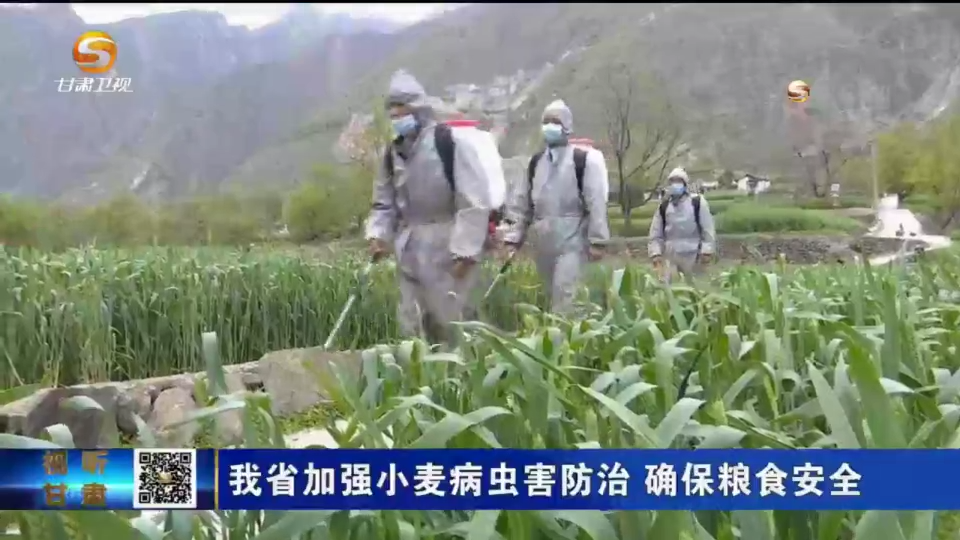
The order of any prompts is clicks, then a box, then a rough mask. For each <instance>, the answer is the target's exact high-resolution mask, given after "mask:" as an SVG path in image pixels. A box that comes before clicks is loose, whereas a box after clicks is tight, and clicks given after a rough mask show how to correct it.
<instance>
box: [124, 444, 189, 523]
mask: <svg viewBox="0 0 960 540" xmlns="http://www.w3.org/2000/svg"><path fill="white" fill-rule="evenodd" d="M196 463H197V451H196V450H167V449H156V448H150V449H134V451H133V507H134V508H135V509H137V510H172V509H196V507H197V469H196Z"/></svg>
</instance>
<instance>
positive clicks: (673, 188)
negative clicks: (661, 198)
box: [667, 184, 687, 197]
mask: <svg viewBox="0 0 960 540" xmlns="http://www.w3.org/2000/svg"><path fill="white" fill-rule="evenodd" d="M667 190H668V193H670V195H671V196H673V197H679V196H681V195H683V194H684V193H686V192H687V186H685V185H683V184H670V185H669V186H668V187H667Z"/></svg>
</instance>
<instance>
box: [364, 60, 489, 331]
mask: <svg viewBox="0 0 960 540" xmlns="http://www.w3.org/2000/svg"><path fill="white" fill-rule="evenodd" d="M426 98H427V95H426V92H425V91H424V89H423V87H422V86H421V85H420V83H419V82H417V80H416V79H415V78H414V77H413V76H412V75H410V74H408V73H406V72H404V71H398V72H397V73H395V74H394V75H393V78H392V79H391V81H390V86H389V90H388V95H387V100H386V101H387V103H386V106H387V109H388V111H389V115H390V119H391V122H392V124H393V129H394V132H395V135H396V138H395V139H394V141H393V143H392V144H391V145H390V148H389V149H388V150H387V152H386V153H385V158H384V163H383V165H382V167H381V170H380V172H379V174H378V175H377V177H376V179H375V180H374V186H373V208H372V210H371V213H370V218H369V219H368V221H367V231H366V236H367V239H368V241H369V242H370V253H371V256H372V257H373V259H374V260H375V261H376V260H379V259H381V258H383V257H384V256H386V255H387V254H388V253H389V252H390V251H393V252H394V253H395V255H396V258H397V276H398V280H399V286H400V313H399V317H400V321H399V322H400V329H401V332H402V333H403V334H404V335H405V336H408V337H412V336H417V335H421V332H422V334H423V335H424V337H426V339H427V340H428V341H430V342H431V343H443V344H446V345H451V346H452V345H455V335H454V333H452V332H451V330H452V328H451V324H450V323H452V322H455V321H458V320H460V319H461V317H462V316H463V312H464V309H465V307H466V305H467V302H468V301H469V300H470V297H471V296H472V293H473V290H474V288H475V287H476V286H477V284H478V276H479V271H480V262H481V259H482V257H483V255H484V251H485V250H484V247H485V244H486V243H487V233H488V221H489V218H490V215H491V211H493V210H494V209H495V208H494V206H495V205H496V204H498V203H496V202H495V201H493V202H492V199H491V190H490V188H489V182H488V178H487V173H486V172H485V169H484V167H483V165H482V163H481V161H480V155H479V152H478V149H477V147H476V144H475V142H474V141H473V140H471V139H470V138H467V137H461V136H459V135H458V133H457V132H456V130H452V129H450V128H449V126H446V125H444V124H438V123H437V122H436V120H435V118H434V111H433V109H432V108H431V107H430V106H428V105H427V104H426ZM391 248H392V249H391Z"/></svg>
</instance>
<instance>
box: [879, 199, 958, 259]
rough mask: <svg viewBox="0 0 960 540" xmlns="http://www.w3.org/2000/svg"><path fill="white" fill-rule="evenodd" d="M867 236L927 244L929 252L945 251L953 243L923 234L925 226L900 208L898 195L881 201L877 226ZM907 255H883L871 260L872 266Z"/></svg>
mask: <svg viewBox="0 0 960 540" xmlns="http://www.w3.org/2000/svg"><path fill="white" fill-rule="evenodd" d="M867 236H873V237H876V238H906V239H915V240H919V241H921V242H926V243H927V245H928V246H929V247H928V248H927V249H928V250H931V251H932V250H934V249H943V248H945V247H949V246H950V244H951V243H952V242H951V240H950V238H949V237H946V236H938V235H929V234H923V226H922V225H920V220H918V219H917V216H916V215H915V214H914V213H913V212H911V211H910V210H907V209H906V208H900V204H899V201H898V199H897V196H896V195H890V196H887V197H884V198H883V199H881V200H880V204H879V205H878V208H877V224H876V225H875V226H874V227H873V228H872V229H871V230H870V232H869V233H867ZM905 255H907V253H906V252H905V251H903V250H901V251H900V252H899V253H891V254H888V255H881V256H879V257H874V258H873V259H870V264H874V265H879V264H886V263H888V262H891V261H894V260H896V259H899V258H901V257H903V256H905Z"/></svg>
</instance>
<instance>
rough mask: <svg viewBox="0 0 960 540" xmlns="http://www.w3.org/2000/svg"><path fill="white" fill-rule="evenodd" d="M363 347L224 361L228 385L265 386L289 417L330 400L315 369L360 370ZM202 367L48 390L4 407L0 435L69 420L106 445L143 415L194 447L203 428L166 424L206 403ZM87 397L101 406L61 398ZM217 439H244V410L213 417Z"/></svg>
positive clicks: (88, 440)
mask: <svg viewBox="0 0 960 540" xmlns="http://www.w3.org/2000/svg"><path fill="white" fill-rule="evenodd" d="M358 356H359V353H352V352H338V353H328V352H324V351H323V350H322V349H321V348H320V347H314V348H308V349H290V350H285V351H275V352H271V353H268V354H266V355H264V356H263V358H261V359H260V360H258V361H256V362H250V363H247V364H238V365H232V366H226V367H225V368H224V370H225V372H226V383H227V390H228V391H229V392H230V393H233V392H240V391H244V390H246V391H265V392H266V393H268V394H270V398H271V401H272V404H273V412H274V414H276V415H277V416H278V417H281V418H282V417H287V416H291V415H294V414H297V413H301V412H304V411H307V410H310V409H312V408H314V407H316V406H317V405H319V404H321V403H323V402H325V401H326V397H325V393H324V392H323V390H322V388H321V385H320V383H319V381H318V377H317V375H316V373H317V372H318V371H323V370H327V371H328V373H329V366H330V364H331V363H336V364H338V365H339V366H342V367H343V368H344V369H348V370H350V372H352V373H356V372H357V370H358V369H359V366H360V362H359V358H358ZM199 379H206V374H205V373H189V374H182V375H170V376H166V377H154V378H151V379H144V380H139V381H128V382H110V383H97V384H88V385H78V386H72V387H69V388H47V389H44V390H41V391H39V392H37V393H35V394H33V395H32V396H29V397H26V398H23V399H20V400H18V401H15V402H13V403H9V404H7V405H4V406H2V407H0V433H13V434H16V435H25V436H28V437H39V436H41V435H42V434H43V432H44V429H45V428H47V427H49V426H52V425H55V424H65V425H66V426H67V427H69V428H70V431H71V432H72V433H73V437H74V444H75V446H76V447H77V448H105V447H108V446H110V445H111V442H110V441H112V440H114V439H115V437H116V435H117V434H118V433H119V434H122V435H126V436H130V437H132V436H135V435H136V434H137V421H136V419H135V418H134V416H137V417H139V418H140V419H142V420H143V421H145V422H146V423H147V425H148V426H149V427H151V428H152V429H153V430H154V431H156V432H157V433H158V434H159V435H160V436H161V438H162V439H163V440H164V442H165V443H166V444H168V445H170V446H174V447H183V446H190V444H191V442H192V441H193V440H194V437H195V436H196V434H197V431H198V430H199V428H200V426H199V425H198V424H197V423H196V422H191V423H189V424H186V425H184V426H181V427H177V428H175V429H169V426H171V425H172V424H175V423H177V422H179V421H181V420H184V419H186V418H188V417H189V415H190V414H191V413H193V412H194V411H196V410H197V409H199V408H202V407H204V406H206V404H201V403H197V397H196V383H197V381H198V380H199ZM75 396H86V397H88V398H90V399H92V400H94V401H95V402H97V404H99V405H100V408H101V409H102V410H96V409H92V408H87V409H84V410H79V411H78V410H73V409H72V408H70V407H65V406H63V405H64V404H63V403H62V402H63V401H64V400H66V399H69V398H72V397H75ZM214 428H215V431H216V433H215V434H216V436H217V438H218V439H219V440H220V441H222V442H224V443H225V444H235V443H237V442H239V441H240V440H241V438H242V423H241V416H240V411H229V412H226V413H223V414H220V415H218V416H217V418H216V423H215V426H214Z"/></svg>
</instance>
